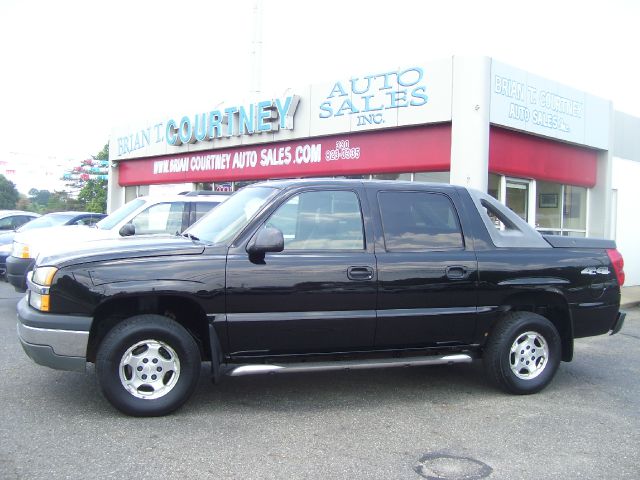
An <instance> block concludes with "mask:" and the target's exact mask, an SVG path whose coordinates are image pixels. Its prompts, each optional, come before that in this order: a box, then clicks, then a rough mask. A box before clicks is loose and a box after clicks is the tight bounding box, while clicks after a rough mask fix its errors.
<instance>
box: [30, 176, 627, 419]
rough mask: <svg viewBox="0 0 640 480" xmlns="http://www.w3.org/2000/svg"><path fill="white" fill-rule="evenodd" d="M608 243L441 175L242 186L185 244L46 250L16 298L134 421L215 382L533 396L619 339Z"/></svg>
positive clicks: (54, 354)
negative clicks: (460, 371)
mask: <svg viewBox="0 0 640 480" xmlns="http://www.w3.org/2000/svg"><path fill="white" fill-rule="evenodd" d="M623 282H624V272H623V260H622V257H621V256H620V254H619V253H618V251H617V250H616V248H615V243H614V242H613V241H610V240H600V239H591V238H571V237H549V236H542V235H540V234H539V233H538V232H536V231H535V230H534V229H533V228H531V227H530V226H529V225H528V224H527V223H526V222H524V221H523V220H522V219H520V218H519V217H518V216H517V215H516V214H515V213H513V212H512V211H510V210H509V209H507V208H506V207H505V206H503V205H502V204H500V203H499V202H497V201H496V200H495V199H493V198H492V197H490V196H488V195H486V194H484V193H481V192H477V191H473V190H469V189H465V188H462V187H456V186H451V185H438V184H421V183H403V182H378V181H357V180H306V181H305V180H294V181H274V182H266V183H259V184H255V185H252V186H249V187H246V188H244V189H242V190H240V191H239V192H238V193H236V194H235V195H233V196H232V197H231V198H230V199H229V200H228V201H227V202H225V203H223V204H222V205H221V206H219V207H218V208H217V209H215V210H213V212H212V213H210V214H209V215H208V216H206V217H204V218H203V219H202V220H201V221H199V222H198V223H196V224H194V225H193V226H192V227H190V228H189V229H187V230H186V231H185V233H183V234H182V236H175V237H169V236H167V237H153V238H144V237H139V238H138V237H136V238H123V239H117V240H110V241H98V242H86V243H84V244H78V245H77V246H73V248H71V246H70V247H69V250H68V251H64V252H62V251H61V252H57V253H54V252H50V253H49V254H48V255H41V256H40V257H39V259H38V263H37V265H36V268H35V270H34V271H33V272H32V274H31V276H30V277H29V280H28V287H29V288H28V295H27V296H26V297H25V298H24V299H23V300H22V301H20V303H19V304H18V335H19V338H20V341H21V343H22V346H23V347H24V350H25V351H26V353H27V354H28V355H29V356H30V357H31V358H32V359H33V360H34V361H35V362H37V363H39V364H42V365H46V366H49V367H53V368H57V369H64V370H79V371H83V370H84V369H85V367H86V362H93V363H95V365H96V374H97V376H98V380H99V383H100V386H101V389H102V391H103V393H104V395H105V396H106V398H107V399H108V400H109V401H110V402H111V403H112V404H113V405H114V406H115V407H117V408H118V409H120V410H121V411H123V412H125V413H127V414H130V415H138V416H151V415H163V414H167V413H169V412H171V411H173V410H175V409H176V408H178V407H179V406H180V405H182V404H183V403H184V402H185V401H186V400H187V399H188V397H189V396H190V395H191V393H192V392H193V390H194V388H195V387H196V383H197V380H198V377H199V373H200V369H201V363H202V362H203V361H207V362H210V364H211V376H212V379H213V380H214V381H218V380H219V379H220V378H221V377H222V376H224V375H231V376H238V375H251V374H260V373H284V372H303V371H304V372H308V371H316V370H330V369H345V368H347V369H359V368H370V367H399V366H408V365H431V364H455V363H461V362H471V361H473V360H474V359H480V358H481V359H482V360H483V362H484V366H485V369H486V372H487V375H488V378H489V380H490V381H491V382H493V383H494V384H496V385H497V386H498V387H501V388H502V389H504V390H506V391H507V392H511V393H515V394H529V393H535V392H538V391H540V390H541V389H543V388H544V387H545V386H546V385H547V384H548V383H549V382H550V381H551V379H552V378H553V376H554V374H555V372H556V370H557V369H558V365H559V363H560V361H561V360H563V361H570V360H571V359H572V357H573V342H574V339H575V338H578V337H586V336H592V335H600V334H605V333H607V332H609V333H616V332H618V331H619V330H620V328H621V327H622V324H623V322H624V316H625V315H624V313H622V312H620V311H619V306H620V287H621V285H622V284H623Z"/></svg>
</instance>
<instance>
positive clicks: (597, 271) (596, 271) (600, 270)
mask: <svg viewBox="0 0 640 480" xmlns="http://www.w3.org/2000/svg"><path fill="white" fill-rule="evenodd" d="M580 273H582V275H609V267H586V268H583V269H582V272H580Z"/></svg>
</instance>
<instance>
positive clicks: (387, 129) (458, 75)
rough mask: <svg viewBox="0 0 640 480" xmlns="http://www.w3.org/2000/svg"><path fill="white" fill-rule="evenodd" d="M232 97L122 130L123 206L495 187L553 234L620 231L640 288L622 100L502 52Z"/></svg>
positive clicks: (636, 137)
mask: <svg viewBox="0 0 640 480" xmlns="http://www.w3.org/2000/svg"><path fill="white" fill-rule="evenodd" d="M352 73H353V74H354V75H357V76H353V75H351V74H352ZM221 100H223V99H213V100H211V101H207V102H203V105H202V110H200V111H188V112H179V114H178V115H176V116H173V117H171V116H167V117H166V118H158V119H153V120H151V121H149V122H146V123H145V122H142V123H141V124H138V125H128V126H123V127H121V128H117V129H115V130H114V131H113V133H112V136H111V139H110V142H109V160H110V164H111V168H110V169H109V194H108V209H109V211H112V210H113V209H115V208H117V207H119V206H120V205H122V204H124V203H125V202H127V201H129V200H131V199H133V198H135V197H137V196H139V195H144V194H155V193H163V192H171V193H175V192H179V191H186V190H195V189H210V190H226V191H233V190H237V189H238V188H241V187H242V186H244V185H246V184H248V183H251V182H254V181H258V180H268V179H282V178H304V177H350V178H382V179H398V180H409V181H414V182H445V183H452V184H458V185H465V186H469V187H472V188H475V189H478V190H482V191H486V192H488V193H490V194H491V195H493V196H495V197H496V198H498V199H499V200H500V201H501V202H503V203H505V204H506V205H508V206H509V207H510V208H511V209H513V210H514V211H515V212H516V213H518V214H519V215H520V216H521V217H522V218H524V219H525V220H526V221H527V222H529V223H530V224H531V225H533V226H535V227H536V228H537V229H538V230H540V231H541V232H543V233H552V234H557V235H568V236H587V237H607V238H614V239H616V241H617V242H618V247H619V249H620V251H621V252H622V254H623V256H624V258H625V270H626V272H627V285H638V284H640V252H639V251H638V250H639V249H638V248H636V247H635V244H636V243H637V239H638V238H640V226H639V225H640V222H638V221H637V220H636V218H634V213H633V205H639V204H640V191H639V189H638V188H637V186H636V185H637V183H638V182H640V118H635V117H631V116H629V115H626V114H624V113H621V112H617V111H616V110H614V106H613V105H612V103H611V102H610V101H609V100H606V99H603V98H599V97H595V96H593V95H590V94H588V93H585V92H582V91H579V90H576V89H574V88H571V87H569V86H566V85H562V84H559V83H556V82H554V81H552V80H550V79H546V78H542V77H539V76H537V75H534V74H532V73H529V72H526V71H523V70H520V69H517V68H514V67H512V66H509V65H506V64H504V63H501V62H499V61H496V60H493V59H491V58H488V57H452V58H448V59H443V60H437V61H428V62H418V63H415V64H413V65H408V66H405V67H402V68H392V69H389V70H385V71H373V72H365V73H364V74H356V73H355V72H347V76H345V77H343V78H337V79H334V80H333V81H329V82H327V83H324V84H314V85H307V86H304V87H301V88H292V89H288V90H285V91H284V93H282V94H281V95H275V96H265V97H264V98H255V99H248V100H242V101H238V102H232V101H229V102H225V103H223V104H216V103H215V102H217V101H221Z"/></svg>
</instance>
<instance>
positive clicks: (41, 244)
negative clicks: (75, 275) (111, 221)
mask: <svg viewBox="0 0 640 480" xmlns="http://www.w3.org/2000/svg"><path fill="white" fill-rule="evenodd" d="M119 236H120V235H119V234H118V232H117V231H115V232H114V231H112V230H100V229H99V228H95V227H88V226H86V225H61V226H57V227H46V228H36V229H33V230H27V231H26V232H17V233H16V235H15V237H14V238H13V241H14V242H15V243H21V244H24V245H28V246H29V253H30V254H31V257H32V258H35V257H37V256H38V254H39V253H40V252H42V251H44V250H46V251H57V250H58V249H60V248H63V249H65V248H66V249H68V248H69V246H70V245H73V244H75V243H76V242H85V241H89V240H98V239H102V238H114V237H119Z"/></svg>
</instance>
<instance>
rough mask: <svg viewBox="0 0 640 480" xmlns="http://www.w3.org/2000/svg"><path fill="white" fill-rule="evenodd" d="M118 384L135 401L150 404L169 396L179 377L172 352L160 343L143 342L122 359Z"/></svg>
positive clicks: (175, 355) (134, 346)
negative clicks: (141, 399)
mask: <svg viewBox="0 0 640 480" xmlns="http://www.w3.org/2000/svg"><path fill="white" fill-rule="evenodd" d="M119 373H120V382H121V383H122V386H123V387H124V388H125V389H126V390H127V391H128V392H129V393H130V394H131V395H133V396H134V397H138V398H144V399H148V400H152V399H155V398H160V397H163V396H165V395H166V394H167V393H169V392H170V391H171V390H172V389H173V387H175V386H176V383H177V382H178V378H179V377H180V359H179V358H178V355H177V354H176V352H175V350H174V349H173V348H171V347H170V346H169V345H167V344H166V343H164V342H162V341H159V340H143V341H141V342H138V343H136V344H135V345H133V346H132V347H130V348H129V349H127V351H126V352H124V355H122V358H121V359H120V366H119Z"/></svg>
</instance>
